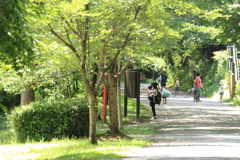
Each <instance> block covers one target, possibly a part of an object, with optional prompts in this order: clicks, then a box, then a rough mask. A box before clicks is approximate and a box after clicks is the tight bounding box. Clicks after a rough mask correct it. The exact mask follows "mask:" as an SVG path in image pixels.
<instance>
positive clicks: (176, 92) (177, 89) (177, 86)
mask: <svg viewBox="0 0 240 160" xmlns="http://www.w3.org/2000/svg"><path fill="white" fill-rule="evenodd" d="M174 83H175V96H176V95H179V90H180V81H179V79H178V77H176V79H175V81H174Z"/></svg>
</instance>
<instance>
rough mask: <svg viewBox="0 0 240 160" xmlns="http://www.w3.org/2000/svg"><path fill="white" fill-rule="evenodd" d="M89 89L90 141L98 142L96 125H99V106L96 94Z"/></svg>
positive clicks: (92, 142)
mask: <svg viewBox="0 0 240 160" xmlns="http://www.w3.org/2000/svg"><path fill="white" fill-rule="evenodd" d="M89 90H90V89H88V91H87V93H88V94H87V96H88V102H89V125H90V126H89V141H90V143H91V144H97V136H96V125H97V108H96V97H95V94H94V93H93V92H92V93H91V92H89Z"/></svg>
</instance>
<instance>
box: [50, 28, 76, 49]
mask: <svg viewBox="0 0 240 160" xmlns="http://www.w3.org/2000/svg"><path fill="white" fill-rule="evenodd" d="M48 26H49V27H50V32H51V33H52V34H53V35H54V36H55V37H57V38H58V39H59V40H60V41H61V42H62V43H63V44H64V45H65V46H67V47H68V48H70V49H71V50H72V51H73V52H75V53H76V52H77V51H76V49H75V48H74V47H73V46H72V45H71V44H69V43H67V42H66V41H65V40H64V39H63V38H62V37H61V36H59V35H58V34H57V33H56V32H55V31H54V30H53V28H52V26H51V25H50V24H48Z"/></svg>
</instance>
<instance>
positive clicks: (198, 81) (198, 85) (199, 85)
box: [195, 72, 203, 102]
mask: <svg viewBox="0 0 240 160" xmlns="http://www.w3.org/2000/svg"><path fill="white" fill-rule="evenodd" d="M200 77H201V73H200V72H197V78H196V83H195V90H196V102H201V100H200V90H201V89H203V85H202V80H201V78H200Z"/></svg>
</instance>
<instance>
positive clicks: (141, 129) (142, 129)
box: [123, 126, 155, 135]
mask: <svg viewBox="0 0 240 160" xmlns="http://www.w3.org/2000/svg"><path fill="white" fill-rule="evenodd" d="M154 131H155V130H154V127H153V126H128V127H126V128H124V131H123V132H124V133H125V134H142V135H153V134H154Z"/></svg>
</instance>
